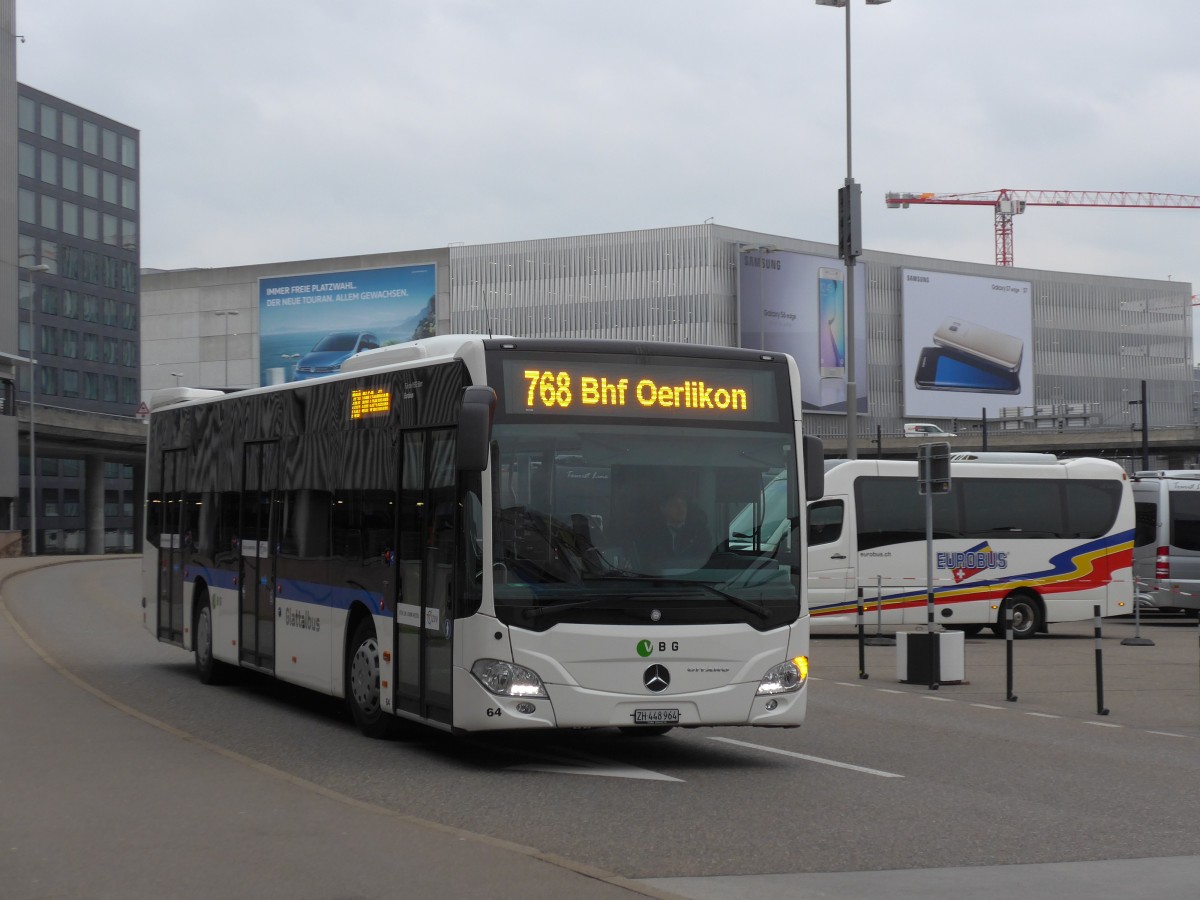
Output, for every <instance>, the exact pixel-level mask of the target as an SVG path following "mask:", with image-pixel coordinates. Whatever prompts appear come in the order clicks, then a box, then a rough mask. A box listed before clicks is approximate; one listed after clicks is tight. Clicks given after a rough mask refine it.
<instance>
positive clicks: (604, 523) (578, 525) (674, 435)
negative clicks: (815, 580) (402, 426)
mask: <svg viewBox="0 0 1200 900" xmlns="http://www.w3.org/2000/svg"><path fill="white" fill-rule="evenodd" d="M494 439H495V442H496V447H497V449H498V457H497V458H496V462H497V463H498V464H497V465H494V467H493V472H494V482H493V498H494V502H493V509H494V513H493V522H492V533H493V548H492V549H493V568H492V574H493V581H494V596H495V604H496V612H497V615H498V616H499V617H500V618H501V620H502V621H505V622H506V623H508V624H510V625H513V626H515V627H519V628H527V629H531V630H538V631H541V630H546V629H548V628H550V627H553V626H554V625H556V624H559V623H568V622H570V623H591V624H595V623H611V624H635V623H638V622H655V623H661V624H671V623H680V624H682V623H688V624H698V623H729V622H744V623H746V624H748V625H750V626H752V627H754V628H756V629H758V630H768V629H771V628H777V627H780V626H782V625H786V624H788V623H790V622H793V621H795V620H796V618H797V616H798V615H799V614H800V591H799V575H800V572H799V549H800V541H799V533H798V531H797V528H798V521H799V520H798V518H797V515H798V514H797V507H798V500H796V499H795V498H796V496H797V488H796V473H795V471H794V468H793V465H792V464H791V463H790V460H792V459H794V456H795V450H794V446H793V445H794V438H793V435H792V433H791V432H790V431H788V432H784V431H766V430H764V431H755V430H750V429H745V430H743V429H738V430H733V429H729V428H706V427H697V426H694V425H689V426H674V425H641V424H630V423H628V422H626V423H621V424H614V423H604V424H596V425H591V424H571V425H566V424H557V423H552V424H537V425H531V424H525V423H521V424H497V426H496V428H495V430H494ZM765 506H769V507H770V508H771V509H770V512H767V511H766V510H765V508H764V507H765ZM764 516H766V517H767V518H768V519H773V520H775V521H774V523H773V524H772V526H771V530H772V534H771V539H770V540H769V541H768V540H763V539H759V538H757V537H756V536H755V535H746V534H744V533H743V532H742V531H741V530H740V528H741V526H742V524H743V523H750V524H748V525H746V527H748V528H751V529H752V530H753V528H754V524H753V523H760V525H759V530H760V531H761V523H762V522H763V520H764ZM789 524H790V527H789Z"/></svg>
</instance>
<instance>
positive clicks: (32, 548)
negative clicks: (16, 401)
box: [26, 257, 50, 556]
mask: <svg viewBox="0 0 1200 900" xmlns="http://www.w3.org/2000/svg"><path fill="white" fill-rule="evenodd" d="M35 259H36V257H35ZM48 271H50V267H49V266H48V265H46V264H45V263H41V264H39V265H36V266H30V267H29V268H28V269H26V272H28V273H29V555H30V556H37V424H36V420H35V414H34V407H36V406H37V370H36V368H35V366H37V360H36V353H35V351H36V346H35V345H36V344H37V331H36V330H35V328H34V324H33V307H34V303H35V300H36V297H35V294H36V293H37V290H36V287H35V286H34V283H33V273H34V272H48Z"/></svg>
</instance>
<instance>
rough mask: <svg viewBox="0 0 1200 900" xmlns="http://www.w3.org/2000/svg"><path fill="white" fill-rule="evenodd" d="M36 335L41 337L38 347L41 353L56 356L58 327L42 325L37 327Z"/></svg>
mask: <svg viewBox="0 0 1200 900" xmlns="http://www.w3.org/2000/svg"><path fill="white" fill-rule="evenodd" d="M38 337H39V338H41V341H40V344H41V346H40V347H39V348H38V349H39V351H40V352H42V353H48V354H50V355H52V356H58V329H57V328H55V327H54V326H52V325H42V326H39V328H38Z"/></svg>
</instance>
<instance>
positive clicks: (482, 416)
mask: <svg viewBox="0 0 1200 900" xmlns="http://www.w3.org/2000/svg"><path fill="white" fill-rule="evenodd" d="M495 412H496V392H495V391H494V390H492V389H491V388H490V387H485V386H483V385H478V384H475V385H471V386H470V387H468V388H467V389H466V390H465V391H463V398H462V406H461V407H460V408H459V410H458V436H457V437H458V444H457V450H456V454H457V456H456V459H455V464H456V465H457V466H458V468H459V469H460V470H462V471H464V472H482V471H483V470H484V469H486V468H487V464H488V459H489V457H490V456H491V446H492V416H493V415H494V414H495Z"/></svg>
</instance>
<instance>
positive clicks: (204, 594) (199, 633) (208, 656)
mask: <svg viewBox="0 0 1200 900" xmlns="http://www.w3.org/2000/svg"><path fill="white" fill-rule="evenodd" d="M192 643H193V649H194V650H195V653H196V675H197V677H199V679H200V683H201V684H221V683H222V682H223V681H225V674H226V666H225V663H223V662H219V661H218V660H217V659H216V657H214V656H213V621H212V604H211V603H209V602H208V591H207V590H206V589H205V588H203V587H201V588H200V589H199V591H198V592H197V595H196V613H195V622H194V623H193V626H192Z"/></svg>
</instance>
